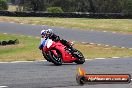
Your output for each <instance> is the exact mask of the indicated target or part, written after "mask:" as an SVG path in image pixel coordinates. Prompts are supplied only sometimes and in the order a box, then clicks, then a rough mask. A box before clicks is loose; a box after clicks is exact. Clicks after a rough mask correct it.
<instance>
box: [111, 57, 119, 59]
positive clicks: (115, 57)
mask: <svg viewBox="0 0 132 88" xmlns="http://www.w3.org/2000/svg"><path fill="white" fill-rule="evenodd" d="M112 58H115V59H116V58H120V57H112Z"/></svg>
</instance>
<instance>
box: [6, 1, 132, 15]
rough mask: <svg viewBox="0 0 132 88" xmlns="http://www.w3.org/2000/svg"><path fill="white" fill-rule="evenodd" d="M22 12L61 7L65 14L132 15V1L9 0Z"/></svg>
mask: <svg viewBox="0 0 132 88" xmlns="http://www.w3.org/2000/svg"><path fill="white" fill-rule="evenodd" d="M8 2H11V3H13V4H15V5H18V7H19V9H20V11H47V8H50V7H59V8H61V9H62V10H63V12H89V13H128V14H132V0H8Z"/></svg>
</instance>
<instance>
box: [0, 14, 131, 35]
mask: <svg viewBox="0 0 132 88" xmlns="http://www.w3.org/2000/svg"><path fill="white" fill-rule="evenodd" d="M0 21H5V22H12V21H13V22H16V23H25V24H37V25H49V26H58V27H65V28H75V29H83V30H91V29H92V30H99V31H111V32H121V33H132V20H131V19H89V18H45V17H4V16H1V17H0Z"/></svg>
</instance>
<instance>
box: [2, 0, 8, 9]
mask: <svg viewBox="0 0 132 88" xmlns="http://www.w3.org/2000/svg"><path fill="white" fill-rule="evenodd" d="M7 9H8V5H7V1H6V0H0V10H7Z"/></svg>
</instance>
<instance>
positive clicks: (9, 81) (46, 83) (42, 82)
mask: <svg viewBox="0 0 132 88" xmlns="http://www.w3.org/2000/svg"><path fill="white" fill-rule="evenodd" d="M78 66H79V65H76V64H74V63H73V64H64V65H62V66H54V65H53V64H51V63H48V62H23V63H0V86H8V87H7V88H132V83H130V84H91V85H84V86H78V84H77V83H76V73H77V68H78ZM131 66H132V60H131V58H122V59H121V58H120V59H105V60H89V61H86V63H85V64H84V65H83V67H84V69H85V70H86V71H87V73H106V74H110V73H115V74H120V73H129V74H131V75H132V67H131Z"/></svg>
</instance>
